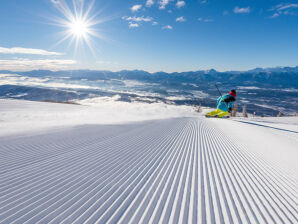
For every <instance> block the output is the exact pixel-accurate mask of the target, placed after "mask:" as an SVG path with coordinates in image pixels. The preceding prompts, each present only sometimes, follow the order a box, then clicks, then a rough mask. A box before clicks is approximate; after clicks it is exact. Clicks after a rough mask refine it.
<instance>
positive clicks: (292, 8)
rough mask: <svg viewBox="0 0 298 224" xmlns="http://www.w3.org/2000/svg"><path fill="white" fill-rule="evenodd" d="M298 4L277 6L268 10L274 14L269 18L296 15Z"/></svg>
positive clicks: (297, 13)
mask: <svg viewBox="0 0 298 224" xmlns="http://www.w3.org/2000/svg"><path fill="white" fill-rule="evenodd" d="M297 9H298V4H279V5H277V6H274V7H273V8H271V9H270V11H275V13H274V14H273V15H272V16H270V18H277V17H279V16H280V15H298V12H297Z"/></svg>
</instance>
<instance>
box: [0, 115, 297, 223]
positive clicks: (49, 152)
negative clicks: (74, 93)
mask: <svg viewBox="0 0 298 224" xmlns="http://www.w3.org/2000/svg"><path fill="white" fill-rule="evenodd" d="M0 141H1V145H0V162H1V163H0V223H116V222H119V223H297V222H298V218H297V217H298V213H297V210H298V208H297V199H298V192H297V189H298V188H297V178H296V179H295V178H292V177H293V176H291V175H287V173H286V172H284V170H282V168H279V167H278V166H275V164H273V163H271V161H269V160H268V161H265V160H264V159H263V158H262V157H259V156H258V154H256V153H254V152H252V151H250V150H249V149H247V148H246V147H245V146H242V145H238V144H235V141H234V140H233V139H231V138H229V137H228V136H227V135H225V134H222V133H220V132H219V131H218V129H217V127H216V125H214V124H213V123H212V122H211V121H209V120H206V119H203V118H173V119H168V120H157V121H150V122H141V123H134V124H126V125H105V126H103V125H101V126H92V125H85V126H79V127H75V128H65V129H62V130H61V129H59V130H57V131H56V132H51V133H49V134H41V135H34V136H31V137H15V138H10V139H4V138H1V139H0ZM291 172H294V173H296V174H297V170H292V171H291ZM296 177H297V175H296Z"/></svg>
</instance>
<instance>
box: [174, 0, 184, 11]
mask: <svg viewBox="0 0 298 224" xmlns="http://www.w3.org/2000/svg"><path fill="white" fill-rule="evenodd" d="M183 6H185V1H180V0H178V1H177V3H176V7H177V8H178V9H179V8H181V7H183Z"/></svg>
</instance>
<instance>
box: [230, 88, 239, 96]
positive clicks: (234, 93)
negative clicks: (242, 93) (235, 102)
mask: <svg viewBox="0 0 298 224" xmlns="http://www.w3.org/2000/svg"><path fill="white" fill-rule="evenodd" d="M229 94H230V95H231V96H233V97H236V96H237V94H236V90H234V89H232V90H231V91H230V92H229Z"/></svg>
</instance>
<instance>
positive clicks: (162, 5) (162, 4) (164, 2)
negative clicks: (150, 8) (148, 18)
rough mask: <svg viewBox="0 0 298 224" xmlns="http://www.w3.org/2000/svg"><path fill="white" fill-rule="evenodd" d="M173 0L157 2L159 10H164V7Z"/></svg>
mask: <svg viewBox="0 0 298 224" xmlns="http://www.w3.org/2000/svg"><path fill="white" fill-rule="evenodd" d="M171 1H173V0H159V2H158V4H159V9H165V8H166V6H167V5H168V4H169V3H170V2H171Z"/></svg>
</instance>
